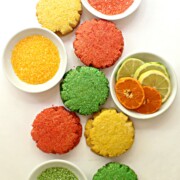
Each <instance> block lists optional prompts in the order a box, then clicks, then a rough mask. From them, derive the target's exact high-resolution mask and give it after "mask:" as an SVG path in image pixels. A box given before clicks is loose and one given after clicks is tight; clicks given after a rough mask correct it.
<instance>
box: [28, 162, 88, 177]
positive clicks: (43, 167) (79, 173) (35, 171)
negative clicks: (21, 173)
mask: <svg viewBox="0 0 180 180" xmlns="http://www.w3.org/2000/svg"><path fill="white" fill-rule="evenodd" d="M50 167H62V168H66V169H68V170H70V171H71V172H73V174H74V175H75V176H76V177H77V178H78V179H79V180H87V178H86V176H85V174H84V173H83V172H82V171H81V170H80V169H79V168H78V167H77V166H76V165H75V164H73V163H71V162H68V161H65V160H57V159H55V160H49V161H46V162H44V163H42V164H40V165H38V166H36V167H35V168H34V169H33V170H32V172H31V173H30V175H29V177H28V180H37V177H38V176H39V175H40V174H41V173H42V172H43V171H44V170H46V169H47V168H50Z"/></svg>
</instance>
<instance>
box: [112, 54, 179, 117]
mask: <svg viewBox="0 0 180 180" xmlns="http://www.w3.org/2000/svg"><path fill="white" fill-rule="evenodd" d="M128 58H138V59H141V60H143V61H144V62H159V63H162V64H163V65H164V66H165V67H166V68H167V71H168V74H169V76H170V82H171V87H172V88H171V93H170V95H169V97H168V99H167V101H166V102H165V103H163V104H162V106H161V108H160V109H159V110H158V111H156V112H155V113H152V114H141V113H138V112H135V111H132V110H128V109H126V108H125V107H124V106H123V105H122V104H121V103H120V102H119V100H118V98H117V97H116V93H115V88H114V87H115V83H116V74H117V72H118V70H119V67H120V66H121V64H122V63H123V62H124V61H125V60H127V59H128ZM110 92H111V96H112V99H113V100H114V102H115V104H116V105H117V107H118V108H119V109H120V110H121V111H122V112H124V113H125V114H127V115H129V116H130V117H133V118H137V119H150V118H154V117H157V116H159V115H161V114H162V113H164V112H165V111H166V110H168V109H169V107H170V106H171V105H172V103H173V101H174V99H175V97H176V94H177V78H176V74H175V72H174V69H173V68H172V66H171V65H170V64H169V63H168V61H167V60H166V59H165V58H164V57H160V56H159V55H158V54H154V53H150V52H134V53H131V54H128V55H127V56H126V57H124V58H123V59H121V61H119V62H118V63H117V64H116V66H115V68H114V69H113V71H112V74H111V78H110Z"/></svg>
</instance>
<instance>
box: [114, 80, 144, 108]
mask: <svg viewBox="0 0 180 180" xmlns="http://www.w3.org/2000/svg"><path fill="white" fill-rule="evenodd" d="M115 92H116V96H117V98H118V100H119V101H120V103H121V104H122V105H123V106H124V107H126V108H127V109H137V108H138V107H140V106H141V105H142V103H143V101H144V97H145V95H144V90H143V88H142V86H141V84H140V83H139V82H138V80H136V79H134V78H131V77H124V78H120V79H119V80H118V81H117V83H116V85H115Z"/></svg>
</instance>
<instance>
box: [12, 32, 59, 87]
mask: <svg viewBox="0 0 180 180" xmlns="http://www.w3.org/2000/svg"><path fill="white" fill-rule="evenodd" d="M11 63H12V66H13V69H14V71H15V73H16V75H17V76H18V77H19V78H20V79H21V80H22V81H24V82H27V83H29V84H43V83H45V82H47V81H48V80H50V79H51V78H52V77H53V76H54V75H55V74H56V72H57V70H58V68H59V64H60V56H59V52H58V49H57V47H56V46H55V44H54V43H53V42H52V41H51V40H50V39H48V38H46V37H44V36H42V35H32V36H28V37H26V38H24V39H22V40H21V41H19V42H18V43H17V44H16V46H15V47H14V49H13V51H12V57H11Z"/></svg>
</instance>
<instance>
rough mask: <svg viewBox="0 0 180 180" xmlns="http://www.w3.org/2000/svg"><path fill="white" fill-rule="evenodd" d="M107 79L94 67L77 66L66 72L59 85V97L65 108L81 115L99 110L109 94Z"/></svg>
mask: <svg viewBox="0 0 180 180" xmlns="http://www.w3.org/2000/svg"><path fill="white" fill-rule="evenodd" d="M108 84H109V83H108V80H107V78H106V77H105V75H104V73H103V72H101V71H99V70H98V69H96V68H92V67H86V66H79V67H77V68H76V69H74V70H70V71H68V72H67V73H66V75H65V77H64V79H63V81H62V83H61V85H60V94H61V98H62V100H63V102H64V104H65V106H66V107H67V108H69V109H70V110H71V111H75V112H78V113H80V114H83V115H89V114H92V113H94V112H97V111H98V110H99V107H100V105H102V104H104V103H105V102H106V99H107V97H108V94H109V87H108Z"/></svg>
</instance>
